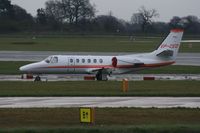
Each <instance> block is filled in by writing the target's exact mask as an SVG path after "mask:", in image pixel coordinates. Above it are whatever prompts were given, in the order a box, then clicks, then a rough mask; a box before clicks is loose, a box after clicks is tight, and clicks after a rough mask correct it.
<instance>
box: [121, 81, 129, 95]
mask: <svg viewBox="0 0 200 133" xmlns="http://www.w3.org/2000/svg"><path fill="white" fill-rule="evenodd" d="M128 88H129V84H128V79H123V81H122V90H123V92H128Z"/></svg>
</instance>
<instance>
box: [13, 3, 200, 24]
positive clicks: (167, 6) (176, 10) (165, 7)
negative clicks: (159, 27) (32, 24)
mask: <svg viewBox="0 0 200 133" xmlns="http://www.w3.org/2000/svg"><path fill="white" fill-rule="evenodd" d="M11 1H12V4H17V5H19V6H21V7H23V8H25V9H26V10H27V11H28V12H29V13H31V14H32V15H36V10H37V9H38V8H44V7H45V4H44V3H45V1H47V0H11ZM90 2H91V3H92V4H95V5H96V9H97V11H98V12H97V15H102V14H108V13H109V12H110V11H112V13H113V15H114V16H116V17H118V18H122V19H125V20H126V21H130V18H131V16H132V14H133V13H136V12H137V11H138V8H140V7H141V6H145V7H146V8H147V9H152V8H154V9H156V10H157V11H158V13H159V14H160V17H159V18H157V19H156V20H157V21H165V22H168V21H169V20H170V19H171V18H172V17H173V16H180V17H183V16H188V15H195V16H198V17H199V18H200V0H90Z"/></svg>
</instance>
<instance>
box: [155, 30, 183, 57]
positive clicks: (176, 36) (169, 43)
mask: <svg viewBox="0 0 200 133" xmlns="http://www.w3.org/2000/svg"><path fill="white" fill-rule="evenodd" d="M182 37H183V30H182V29H173V30H171V32H170V34H169V35H168V36H167V37H166V38H165V40H164V41H163V42H162V43H161V45H160V46H159V47H158V48H157V49H156V50H155V51H154V52H153V54H155V55H156V56H157V57H161V58H169V59H171V60H175V59H176V56H177V54H178V51H179V47H180V43H181V40H182Z"/></svg>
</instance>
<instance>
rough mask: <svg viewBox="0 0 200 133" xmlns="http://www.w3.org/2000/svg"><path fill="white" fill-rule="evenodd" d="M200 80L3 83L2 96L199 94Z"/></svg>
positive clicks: (1, 84)
mask: <svg viewBox="0 0 200 133" xmlns="http://www.w3.org/2000/svg"><path fill="white" fill-rule="evenodd" d="M199 86H200V82H199V81H130V82H129V91H128V92H127V93H123V92H122V91H121V88H122V82H119V81H109V82H96V81H72V82H38V83H34V82H0V96H1V97H7V96H8V97H9V96H178V97H179V96H200V88H199Z"/></svg>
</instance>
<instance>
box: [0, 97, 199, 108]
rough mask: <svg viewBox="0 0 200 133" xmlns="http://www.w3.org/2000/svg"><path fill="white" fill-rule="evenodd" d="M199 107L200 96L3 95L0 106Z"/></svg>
mask: <svg viewBox="0 0 200 133" xmlns="http://www.w3.org/2000/svg"><path fill="white" fill-rule="evenodd" d="M58 107H64V108H71V107H99V108H103V107H112V108H118V107H140V108H152V107H155V108H175V107H184V108H200V97H177V98H175V97H5V98H0V108H58Z"/></svg>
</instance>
